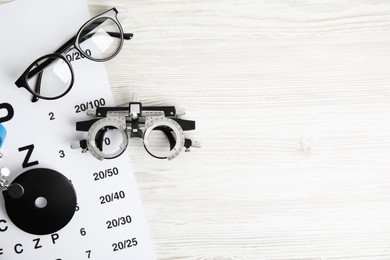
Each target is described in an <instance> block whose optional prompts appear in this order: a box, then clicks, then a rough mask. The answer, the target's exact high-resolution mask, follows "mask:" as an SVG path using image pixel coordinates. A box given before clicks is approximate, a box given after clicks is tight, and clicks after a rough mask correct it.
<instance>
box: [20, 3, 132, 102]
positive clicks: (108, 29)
mask: <svg viewBox="0 0 390 260" xmlns="http://www.w3.org/2000/svg"><path fill="white" fill-rule="evenodd" d="M117 14H118V10H117V9H116V8H112V9H110V10H108V11H106V12H104V13H102V14H100V15H98V16H96V17H94V18H92V19H90V20H89V21H88V22H86V23H85V24H84V25H83V26H82V27H81V28H80V29H79V31H78V32H77V34H76V35H75V36H74V37H72V38H71V39H69V40H68V41H67V42H66V43H65V44H64V45H62V46H61V47H60V48H59V49H58V50H56V51H55V52H54V53H52V54H48V55H45V56H42V57H40V58H39V59H37V60H35V61H34V62H33V63H32V64H31V65H30V66H29V67H28V68H27V69H26V71H25V72H24V73H23V74H22V75H21V76H20V77H19V79H18V80H17V81H16V82H15V84H16V86H17V87H18V88H21V87H23V88H25V89H27V91H29V92H30V93H31V94H32V95H33V98H32V100H31V101H32V102H36V101H38V99H39V98H42V99H47V100H53V99H58V98H60V97H63V96H64V95H66V94H67V93H68V92H69V91H70V90H71V88H72V86H73V83H74V73H73V68H72V65H71V63H70V61H71V60H72V55H70V54H69V55H66V54H67V53H68V52H69V51H71V50H73V49H76V50H77V51H78V52H79V53H75V54H76V55H79V56H80V57H81V58H84V57H85V58H88V59H89V60H92V61H97V62H102V61H108V60H110V59H112V58H114V57H115V56H116V55H117V54H118V53H119V51H120V50H121V48H122V45H123V40H130V39H131V38H132V37H133V34H132V33H123V29H122V26H121V25H120V23H119V21H118V18H117ZM67 57H68V58H69V60H68V59H67ZM73 59H74V57H73Z"/></svg>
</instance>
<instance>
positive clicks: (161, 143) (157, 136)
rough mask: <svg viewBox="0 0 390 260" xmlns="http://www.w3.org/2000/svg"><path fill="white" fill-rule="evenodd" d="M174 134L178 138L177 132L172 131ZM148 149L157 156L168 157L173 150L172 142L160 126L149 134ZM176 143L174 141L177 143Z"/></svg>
mask: <svg viewBox="0 0 390 260" xmlns="http://www.w3.org/2000/svg"><path fill="white" fill-rule="evenodd" d="M171 133H172V136H173V137H174V139H175V140H177V136H176V134H175V132H173V131H171ZM147 143H148V151H149V152H150V153H151V154H153V155H154V156H157V157H166V156H167V155H168V154H169V152H170V151H171V147H170V143H169V140H168V138H167V136H166V135H165V133H164V132H163V131H161V130H159V129H158V128H155V129H153V130H152V131H151V132H150V134H149V135H148V140H147ZM175 144H176V143H174V145H175Z"/></svg>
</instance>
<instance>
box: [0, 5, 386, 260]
mask: <svg viewBox="0 0 390 260" xmlns="http://www.w3.org/2000/svg"><path fill="white" fill-rule="evenodd" d="M1 1H2V2H4V1H3V0H1ZM89 4H90V10H91V13H92V14H97V13H99V12H101V11H104V10H106V9H108V8H109V7H112V6H116V7H117V8H118V10H119V12H120V13H119V19H120V20H121V23H122V25H123V27H124V29H125V31H129V32H133V33H134V35H135V36H134V38H133V40H131V41H130V42H126V43H125V45H124V49H123V51H122V52H121V54H119V55H118V56H117V57H116V58H115V60H113V61H111V62H109V63H107V69H108V74H109V77H110V82H111V84H112V90H113V93H114V96H115V100H116V102H117V104H118V105H120V104H126V103H127V102H128V101H129V100H130V97H131V93H132V92H134V91H136V92H137V93H138V94H139V95H140V98H141V100H142V101H143V102H144V103H146V104H148V105H177V106H184V107H185V108H186V110H187V118H188V119H194V120H196V122H197V130H196V131H194V132H193V133H191V136H192V137H194V138H196V139H199V140H201V141H202V142H203V147H202V148H201V149H198V150H195V149H193V150H192V151H191V152H190V153H183V154H181V155H180V156H179V157H177V158H176V159H175V160H173V161H160V160H157V159H153V158H151V157H150V156H149V155H148V154H147V153H146V152H145V151H144V149H143V147H142V146H141V145H140V143H137V144H133V145H132V146H131V147H130V148H129V149H128V150H129V157H130V159H131V161H132V163H133V165H134V170H135V173H136V178H137V181H138V184H139V189H140V192H141V196H142V199H143V203H144V208H145V213H146V216H147V219H148V222H149V226H150V231H151V236H152V239H153V243H154V247H155V250H156V254H157V256H158V259H226V260H227V259H270V260H287V259H288V260H298V259H305V260H314V259H316V260H318V259H322V260H324V259H337V260H339V259H348V260H350V259H357V260H363V259H364V260H372V259H374V260H375V259H380V260H389V259H390V73H389V72H390V1H386V0H382V1H381V0H355V1H353V0H329V1H316V0H311V1H309V0H290V1H288V0H273V1H267V0H239V1H238V0H236V1H234V0H225V1H221V0H219V1H218V0H214V1H212V0H197V1H188V0H182V1H172V0H165V1H163V0H142V1H141V0H134V1H127V0H90V1H89Z"/></svg>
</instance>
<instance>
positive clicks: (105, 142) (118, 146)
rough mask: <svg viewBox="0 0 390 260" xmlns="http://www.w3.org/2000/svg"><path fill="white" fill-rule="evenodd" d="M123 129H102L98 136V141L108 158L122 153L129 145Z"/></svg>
mask: <svg viewBox="0 0 390 260" xmlns="http://www.w3.org/2000/svg"><path fill="white" fill-rule="evenodd" d="M122 131H123V130H119V129H118V128H115V127H110V128H108V129H107V128H105V129H101V130H100V133H101V135H98V136H97V139H100V140H95V142H96V143H100V144H101V147H100V148H101V149H100V150H101V152H102V153H103V154H105V157H106V158H112V157H115V156H117V155H118V154H120V153H122V151H123V150H124V149H126V147H127V140H124V139H123V138H124V135H123V133H122Z"/></svg>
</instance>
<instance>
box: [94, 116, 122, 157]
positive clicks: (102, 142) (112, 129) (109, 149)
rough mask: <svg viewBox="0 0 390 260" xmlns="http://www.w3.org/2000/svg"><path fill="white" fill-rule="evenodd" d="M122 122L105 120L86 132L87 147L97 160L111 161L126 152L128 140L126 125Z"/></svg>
mask: <svg viewBox="0 0 390 260" xmlns="http://www.w3.org/2000/svg"><path fill="white" fill-rule="evenodd" d="M123 122H125V119H123ZM123 122H121V121H120V120H116V119H113V118H105V119H101V120H99V121H96V122H95V123H94V124H93V125H92V126H91V128H90V130H89V131H88V137H87V146H88V150H89V151H90V152H91V154H92V155H93V156H94V157H96V158H97V159H99V160H103V159H113V158H116V157H118V156H119V155H121V154H122V153H123V152H124V151H125V150H126V148H127V143H128V138H127V133H126V125H125V123H123Z"/></svg>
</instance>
